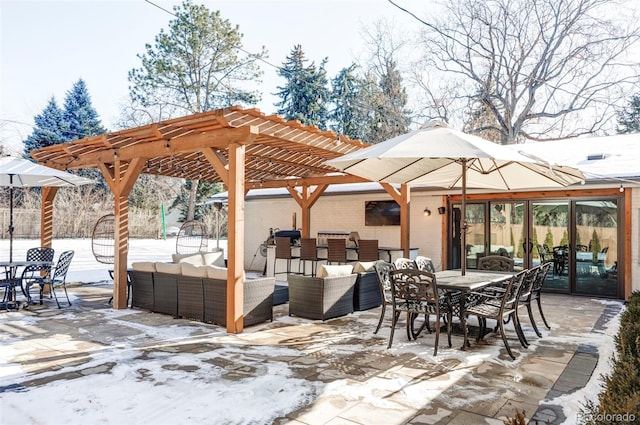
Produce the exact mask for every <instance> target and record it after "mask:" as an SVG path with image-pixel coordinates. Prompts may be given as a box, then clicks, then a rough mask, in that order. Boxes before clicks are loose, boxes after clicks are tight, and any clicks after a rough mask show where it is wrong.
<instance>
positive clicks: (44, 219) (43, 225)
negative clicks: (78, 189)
mask: <svg viewBox="0 0 640 425" xmlns="http://www.w3.org/2000/svg"><path fill="white" fill-rule="evenodd" d="M58 189H59V188H58V187H43V188H42V208H41V209H40V246H46V247H49V248H51V243H52V241H53V200H54V199H55V198H56V194H57V193H58Z"/></svg>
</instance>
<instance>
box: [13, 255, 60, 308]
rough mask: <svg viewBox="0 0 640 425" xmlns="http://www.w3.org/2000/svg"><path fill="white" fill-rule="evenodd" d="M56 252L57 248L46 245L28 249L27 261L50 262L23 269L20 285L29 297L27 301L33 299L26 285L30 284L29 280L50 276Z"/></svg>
mask: <svg viewBox="0 0 640 425" xmlns="http://www.w3.org/2000/svg"><path fill="white" fill-rule="evenodd" d="M54 254H55V250H54V249H53V248H51V247H45V246H43V247H36V248H29V249H28V250H27V257H26V260H27V261H33V262H47V263H49V264H32V265H28V266H26V267H25V268H24V270H23V271H22V274H21V276H20V286H21V288H22V290H23V292H24V295H25V296H26V297H27V302H30V301H31V297H30V296H29V291H26V290H25V288H26V286H27V285H28V284H29V282H33V281H39V280H42V279H45V278H48V277H49V276H50V274H51V267H52V265H53V257H54Z"/></svg>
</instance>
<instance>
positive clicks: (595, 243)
mask: <svg viewBox="0 0 640 425" xmlns="http://www.w3.org/2000/svg"><path fill="white" fill-rule="evenodd" d="M590 244H591V252H592V254H593V261H594V262H596V261H598V253H600V250H601V249H602V248H601V247H600V237H599V236H598V233H597V232H596V229H593V234H592V235H591V243H590Z"/></svg>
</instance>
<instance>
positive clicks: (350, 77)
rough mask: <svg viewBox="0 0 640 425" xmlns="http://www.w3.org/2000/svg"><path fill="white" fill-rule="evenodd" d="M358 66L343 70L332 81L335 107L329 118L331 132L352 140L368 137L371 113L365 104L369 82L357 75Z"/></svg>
mask: <svg viewBox="0 0 640 425" xmlns="http://www.w3.org/2000/svg"><path fill="white" fill-rule="evenodd" d="M355 70H356V65H355V64H352V65H351V66H349V67H347V68H343V69H342V70H341V71H340V72H339V73H338V75H337V76H336V77H335V78H333V79H332V80H331V88H332V91H331V95H332V99H333V103H334V105H335V107H334V109H333V111H332V112H331V114H330V116H329V118H330V119H331V123H332V124H331V130H333V131H334V132H335V133H337V134H344V135H346V136H349V137H350V138H351V139H365V138H366V137H367V135H368V129H369V122H370V120H371V118H370V116H369V113H368V112H369V111H368V110H367V109H366V108H364V107H363V106H364V105H363V102H365V99H366V98H367V81H365V80H364V79H362V78H361V77H359V76H358V75H357V74H356V73H355Z"/></svg>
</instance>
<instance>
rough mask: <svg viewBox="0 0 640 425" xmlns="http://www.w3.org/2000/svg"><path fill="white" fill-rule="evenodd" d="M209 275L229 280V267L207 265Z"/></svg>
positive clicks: (209, 276) (212, 277)
mask: <svg viewBox="0 0 640 425" xmlns="http://www.w3.org/2000/svg"><path fill="white" fill-rule="evenodd" d="M205 269H207V277H208V278H210V279H219V280H227V269H226V268H225V267H218V266H205Z"/></svg>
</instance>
